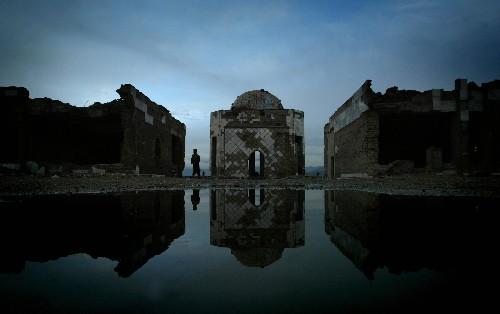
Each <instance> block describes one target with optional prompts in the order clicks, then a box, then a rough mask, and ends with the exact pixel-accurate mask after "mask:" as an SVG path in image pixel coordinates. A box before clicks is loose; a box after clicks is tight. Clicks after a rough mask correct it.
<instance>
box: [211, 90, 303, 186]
mask: <svg viewBox="0 0 500 314" xmlns="http://www.w3.org/2000/svg"><path fill="white" fill-rule="evenodd" d="M210 144H211V145H210V168H211V172H212V175H213V176H227V177H239V178H245V177H267V178H269V177H286V176H291V175H303V174H304V163H305V158H304V113H303V112H302V111H299V110H294V109H284V108H283V105H282V104H281V100H280V99H278V98H277V97H276V96H274V95H273V94H271V93H269V92H268V91H266V90H263V89H261V90H253V91H248V92H245V93H243V94H241V95H240V96H238V97H237V98H236V100H235V101H234V103H233V104H232V105H231V109H230V110H219V111H215V112H212V113H211V115H210Z"/></svg>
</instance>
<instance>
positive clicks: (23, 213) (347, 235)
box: [0, 190, 500, 313]
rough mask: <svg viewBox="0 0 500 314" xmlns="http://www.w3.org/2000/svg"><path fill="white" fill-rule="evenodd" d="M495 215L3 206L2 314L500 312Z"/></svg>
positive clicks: (320, 207) (236, 202)
mask: <svg viewBox="0 0 500 314" xmlns="http://www.w3.org/2000/svg"><path fill="white" fill-rule="evenodd" d="M499 205H500V199H480V198H449V197H448V198H446V197H409V196H388V195H379V194H372V193H365V192H352V191H319V190H308V191H286V190H265V191H264V190H213V191H211V190H186V191H159V192H141V193H123V194H107V195H102V194H101V195H74V196H39V197H32V198H24V199H16V198H7V199H5V198H4V199H2V201H1V202H0V210H1V211H0V215H1V217H2V218H1V222H0V228H1V230H0V233H1V234H0V235H1V237H0V243H1V248H2V255H1V260H0V306H1V309H0V310H1V312H3V313H6V312H82V313H88V312H110V313H111V312H112V313H117V312H126V313H135V312H148V313H156V312H161V313H237V312H248V313H263V312H266V313H278V312H288V313H290V312H292V313H302V312H309V313H321V312H329V313H330V312H421V311H427V310H433V311H435V310H443V311H444V310H446V311H447V310H450V309H464V308H470V309H471V310H474V311H481V310H485V309H486V308H489V307H491V306H495V308H497V307H498V305H497V302H496V299H495V298H496V294H497V290H498V288H494V286H493V288H490V286H491V285H497V283H498V281H497V279H498V271H497V269H498V265H499V264H498V261H499V260H498V258H497V257H496V255H497V252H496V251H497V248H498V244H497V240H498V239H499V238H500V237H498V234H499V231H498V227H497V226H498V218H499V216H500V214H499V211H498V210H499V208H500V206H499ZM490 310H493V312H495V310H494V309H490Z"/></svg>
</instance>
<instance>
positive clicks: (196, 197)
mask: <svg viewBox="0 0 500 314" xmlns="http://www.w3.org/2000/svg"><path fill="white" fill-rule="evenodd" d="M191 204H192V205H193V210H197V209H198V204H200V190H198V189H193V192H192V194H191Z"/></svg>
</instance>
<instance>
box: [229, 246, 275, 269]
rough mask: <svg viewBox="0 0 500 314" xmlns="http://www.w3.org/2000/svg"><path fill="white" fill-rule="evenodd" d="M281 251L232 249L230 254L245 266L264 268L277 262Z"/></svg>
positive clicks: (272, 249) (270, 249) (273, 249)
mask: <svg viewBox="0 0 500 314" xmlns="http://www.w3.org/2000/svg"><path fill="white" fill-rule="evenodd" d="M283 250H284V248H250V249H233V250H231V254H233V255H234V256H235V257H236V259H237V260H238V261H239V262H240V263H241V264H243V265H245V266H249V267H266V266H269V265H271V264H272V263H274V262H276V261H277V260H279V259H280V258H281V255H282V254H283Z"/></svg>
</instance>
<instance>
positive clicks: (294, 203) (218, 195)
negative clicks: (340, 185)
mask: <svg viewBox="0 0 500 314" xmlns="http://www.w3.org/2000/svg"><path fill="white" fill-rule="evenodd" d="M210 244H212V245H215V246H222V247H229V248H230V249H231V253H232V254H233V255H234V256H235V257H236V258H237V259H238V261H240V263H242V264H243V265H246V266H254V267H265V266H268V265H270V264H272V263H274V262H275V261H276V260H278V259H279V258H281V255H282V253H283V250H284V249H285V248H294V247H298V246H302V245H304V191H285V190H268V191H266V190H214V191H212V192H211V194H210Z"/></svg>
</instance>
